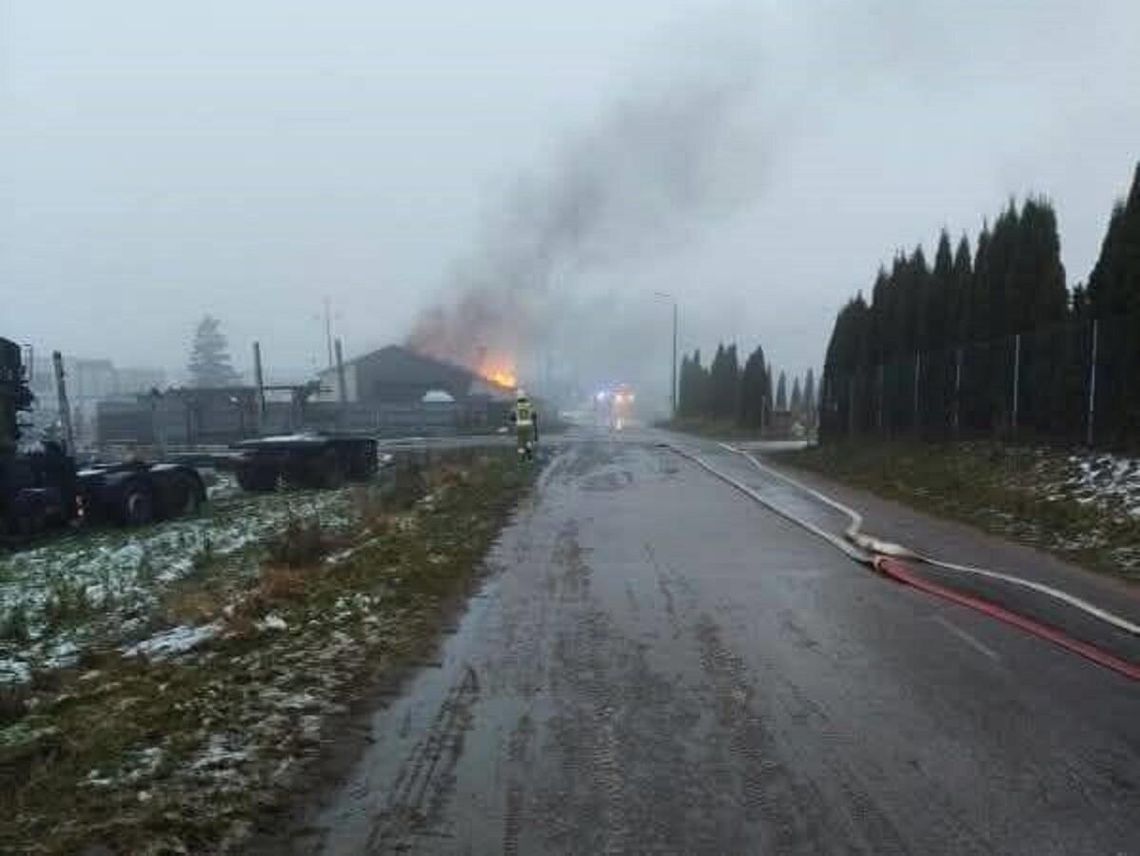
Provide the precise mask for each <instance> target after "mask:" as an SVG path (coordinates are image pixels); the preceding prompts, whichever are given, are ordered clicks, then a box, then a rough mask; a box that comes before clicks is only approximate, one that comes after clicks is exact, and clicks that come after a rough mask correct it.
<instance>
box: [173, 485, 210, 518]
mask: <svg viewBox="0 0 1140 856" xmlns="http://www.w3.org/2000/svg"><path fill="white" fill-rule="evenodd" d="M178 482H179V485H178V489H179V490H181V491H182V508H181V510H180V513H179V516H180V517H193V516H194V515H195V514H197V513H198V511H199V509H201V508H202V503H203V502H205V500H206V497H205V496H204V495H203V491H202V486H201V484H199V482H198V481H197V480H196V479H193V478H191V477H190V476H187V475H184V476H180V477H179V479H178Z"/></svg>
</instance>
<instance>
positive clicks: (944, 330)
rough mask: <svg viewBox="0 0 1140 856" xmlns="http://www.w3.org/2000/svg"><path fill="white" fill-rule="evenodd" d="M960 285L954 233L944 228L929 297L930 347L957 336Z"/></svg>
mask: <svg viewBox="0 0 1140 856" xmlns="http://www.w3.org/2000/svg"><path fill="white" fill-rule="evenodd" d="M956 286H957V282H956V277H955V275H954V255H953V252H952V251H951V249H950V235H949V233H948V232H947V231H946V230H945V229H943V230H942V233H941V234H940V235H939V236H938V250H937V251H936V252H935V254H934V271H933V273H932V275H931V281H930V295H929V299H928V301H927V310H928V314H927V321H926V341H927V350H941V349H942V348H945V347H946V346H947V345H949V344H951V342H952V341H953V339H954V334H955V331H954V306H955V304H956V303H957V301H956V293H957V287H956Z"/></svg>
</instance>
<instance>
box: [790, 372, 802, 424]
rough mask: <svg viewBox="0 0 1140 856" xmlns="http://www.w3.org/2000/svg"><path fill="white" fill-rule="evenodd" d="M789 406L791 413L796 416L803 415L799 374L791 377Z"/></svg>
mask: <svg viewBox="0 0 1140 856" xmlns="http://www.w3.org/2000/svg"><path fill="white" fill-rule="evenodd" d="M790 407H791V411H792V413H794V414H795V415H796V416H802V415H803V409H804V401H803V390H801V389H800V378H799V375H796V376H795V377H794V378H792V400H791V402H790Z"/></svg>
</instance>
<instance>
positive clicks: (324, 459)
mask: <svg viewBox="0 0 1140 856" xmlns="http://www.w3.org/2000/svg"><path fill="white" fill-rule="evenodd" d="M317 467H318V471H317V477H316V479H315V481H316V486H317V487H322V488H325V489H328V490H332V489H335V488H338V487H341V486H342V485H343V484H344V478H345V476H344V467H343V466H341V461H340V455H338V454H337V453H336V450H335V449H329V450H328V451H326V452H325V453H324V454H323V455H321V457H320V459H319V460H318V462H317Z"/></svg>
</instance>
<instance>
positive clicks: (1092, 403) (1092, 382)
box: [1086, 318, 1098, 448]
mask: <svg viewBox="0 0 1140 856" xmlns="http://www.w3.org/2000/svg"><path fill="white" fill-rule="evenodd" d="M1097 324H1098V322H1097V319H1095V318H1094V319H1093V322H1092V356H1091V359H1089V414H1088V426H1087V429H1088V436H1087V437H1086V440H1087V441H1088V444H1089V446H1090V448H1091V447H1092V444H1093V418H1094V417H1095V416H1096V357H1097V353H1096V350H1097V332H1098V331H1097Z"/></svg>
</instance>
